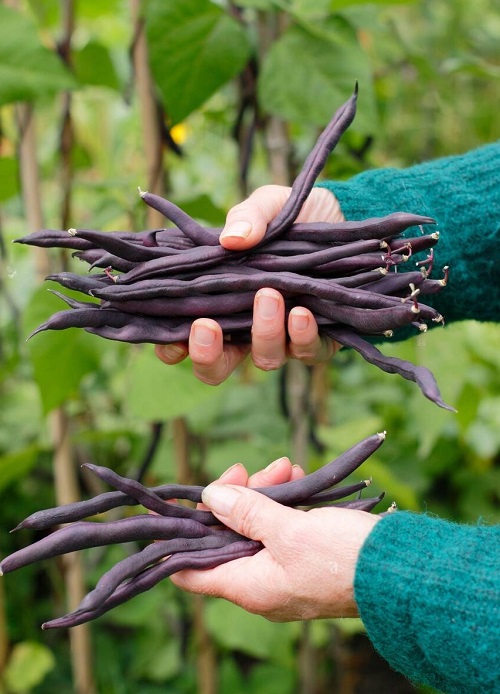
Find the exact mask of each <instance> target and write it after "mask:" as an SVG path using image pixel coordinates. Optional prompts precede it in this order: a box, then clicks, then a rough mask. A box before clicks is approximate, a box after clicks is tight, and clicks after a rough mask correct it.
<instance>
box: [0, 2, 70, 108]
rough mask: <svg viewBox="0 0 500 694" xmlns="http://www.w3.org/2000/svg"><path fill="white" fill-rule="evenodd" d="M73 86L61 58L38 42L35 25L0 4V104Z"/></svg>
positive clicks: (36, 97)
mask: <svg viewBox="0 0 500 694" xmlns="http://www.w3.org/2000/svg"><path fill="white" fill-rule="evenodd" d="M77 86H78V84H77V82H76V80H75V79H74V77H73V76H72V75H71V74H70V73H69V72H68V70H67V69H66V68H65V67H64V65H63V63H62V61H61V60H59V58H58V57H57V56H56V55H55V53H53V52H52V51H50V50H49V49H48V48H45V46H43V45H42V44H41V43H40V40H39V38H38V34H37V30H36V27H35V25H34V24H33V23H32V22H31V21H30V20H29V19H28V18H27V17H26V16H25V15H22V14H21V13H20V12H16V11H14V10H11V9H10V8H8V7H5V5H0V106H2V105H4V104H9V103H12V102H14V101H33V100H34V99H38V98H40V97H45V98H47V97H51V96H54V95H55V94H57V92H60V91H62V90H64V89H75V88H76V87H77Z"/></svg>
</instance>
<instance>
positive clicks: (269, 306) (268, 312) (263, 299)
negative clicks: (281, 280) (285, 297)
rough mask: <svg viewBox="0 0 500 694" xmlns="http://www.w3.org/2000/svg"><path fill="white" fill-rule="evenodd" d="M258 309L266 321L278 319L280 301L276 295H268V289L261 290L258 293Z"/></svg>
mask: <svg viewBox="0 0 500 694" xmlns="http://www.w3.org/2000/svg"><path fill="white" fill-rule="evenodd" d="M257 309H258V311H259V315H260V317H261V318H265V319H266V320H271V319H273V318H276V315H277V314H278V309H279V301H278V299H277V298H276V295H275V294H271V293H268V291H267V290H266V289H261V290H260V291H259V292H258V293H257Z"/></svg>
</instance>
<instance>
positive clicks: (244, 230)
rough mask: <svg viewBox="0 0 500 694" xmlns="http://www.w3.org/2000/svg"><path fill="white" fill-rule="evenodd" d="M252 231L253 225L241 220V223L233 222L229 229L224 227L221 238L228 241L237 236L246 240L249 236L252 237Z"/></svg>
mask: <svg viewBox="0 0 500 694" xmlns="http://www.w3.org/2000/svg"><path fill="white" fill-rule="evenodd" d="M251 231H252V225H251V224H250V222H245V221H243V220H241V221H239V222H233V223H232V224H228V226H227V227H224V229H223V230H222V231H221V234H220V237H219V238H221V239H223V238H224V239H226V238H228V237H229V236H236V237H237V238H239V239H246V238H247V237H248V236H250V232H251Z"/></svg>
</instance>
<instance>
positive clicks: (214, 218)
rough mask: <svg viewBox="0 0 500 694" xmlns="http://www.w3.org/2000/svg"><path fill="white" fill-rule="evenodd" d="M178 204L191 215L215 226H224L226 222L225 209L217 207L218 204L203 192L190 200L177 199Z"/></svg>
mask: <svg viewBox="0 0 500 694" xmlns="http://www.w3.org/2000/svg"><path fill="white" fill-rule="evenodd" d="M177 204H178V205H179V207H181V208H182V209H183V210H184V212H186V213H187V214H189V215H191V217H194V218H195V219H202V220H203V221H204V222H206V223H207V224H211V225H212V226H214V227H218V226H222V225H223V224H224V222H225V219H226V213H225V211H224V210H222V209H221V208H220V207H217V205H214V203H213V201H212V200H211V198H209V197H208V195H204V194H202V195H198V196H197V197H196V198H190V199H189V200H181V201H177Z"/></svg>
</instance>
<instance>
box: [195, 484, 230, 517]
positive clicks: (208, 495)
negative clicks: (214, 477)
mask: <svg viewBox="0 0 500 694" xmlns="http://www.w3.org/2000/svg"><path fill="white" fill-rule="evenodd" d="M239 496H240V492H239V491H238V490H237V489H235V487H231V486H229V485H225V484H209V485H208V486H207V487H205V489H204V490H203V492H202V494H201V500H202V502H203V503H204V504H205V505H206V506H208V507H209V508H210V509H211V510H212V511H215V513H217V514H219V515H221V516H229V515H230V513H231V511H232V509H233V506H234V505H235V503H236V502H237V500H238V497H239Z"/></svg>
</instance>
